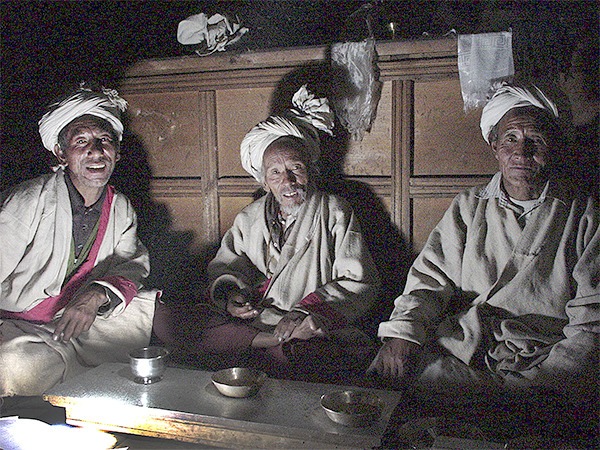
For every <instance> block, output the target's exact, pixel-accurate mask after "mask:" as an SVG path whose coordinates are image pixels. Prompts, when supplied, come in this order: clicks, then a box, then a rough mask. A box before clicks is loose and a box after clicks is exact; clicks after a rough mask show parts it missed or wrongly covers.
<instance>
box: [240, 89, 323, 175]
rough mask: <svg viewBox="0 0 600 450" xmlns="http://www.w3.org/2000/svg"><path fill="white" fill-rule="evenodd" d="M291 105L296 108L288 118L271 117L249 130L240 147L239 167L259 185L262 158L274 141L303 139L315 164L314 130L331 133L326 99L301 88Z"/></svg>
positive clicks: (317, 147) (317, 148) (316, 139)
mask: <svg viewBox="0 0 600 450" xmlns="http://www.w3.org/2000/svg"><path fill="white" fill-rule="evenodd" d="M292 103H293V104H294V106H295V107H296V108H293V109H291V110H290V114H289V116H287V117H282V116H270V117H269V118H268V119H267V120H265V121H264V122H260V123H259V124H258V125H256V126H255V127H254V128H252V129H251V130H250V131H249V132H248V134H246V136H245V137H244V139H243V140H242V143H241V144H240V158H241V160H242V167H243V168H244V169H245V170H246V172H248V173H249V174H250V175H252V176H253V177H254V178H255V179H256V180H257V181H259V182H262V162H263V155H264V153H265V150H266V149H267V147H268V146H269V145H270V144H272V143H273V142H274V141H275V140H277V139H279V138H280V137H283V136H294V137H297V138H300V139H303V140H304V142H305V144H306V149H307V150H308V152H309V155H310V157H311V160H312V161H316V160H317V159H318V158H319V154H320V141H319V134H318V131H317V129H319V130H322V131H325V132H326V133H328V134H330V135H332V134H333V133H332V132H331V129H332V128H333V113H332V112H331V110H330V109H329V102H328V100H327V99H326V98H319V99H315V98H314V95H312V94H310V93H309V92H308V90H307V89H306V85H304V86H302V87H301V88H300V89H299V90H298V92H296V93H295V94H294V97H293V98H292Z"/></svg>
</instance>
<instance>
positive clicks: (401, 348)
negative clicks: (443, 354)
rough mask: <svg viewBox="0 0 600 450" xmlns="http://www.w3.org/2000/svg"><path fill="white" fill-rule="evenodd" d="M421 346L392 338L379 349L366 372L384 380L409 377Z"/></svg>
mask: <svg viewBox="0 0 600 450" xmlns="http://www.w3.org/2000/svg"><path fill="white" fill-rule="evenodd" d="M420 351H421V346H420V345H419V344H415V343H414V342H411V341H407V340H405V339H399V338H392V339H390V340H388V341H386V342H385V343H384V344H383V346H382V347H381V348H380V349H379V353H377V356H376V357H375V359H374V360H373V362H372V363H371V365H370V366H369V369H368V370H367V372H376V373H378V374H379V375H381V376H383V377H384V378H402V377H405V376H407V375H409V374H410V373H411V372H412V371H413V369H414V366H415V364H416V362H415V360H416V356H417V355H418V354H419V353H420Z"/></svg>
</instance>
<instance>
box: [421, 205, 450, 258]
mask: <svg viewBox="0 0 600 450" xmlns="http://www.w3.org/2000/svg"><path fill="white" fill-rule="evenodd" d="M453 198H454V195H452V196H451V197H429V198H427V197H417V198H414V199H412V220H413V227H412V236H411V240H412V244H413V249H414V250H415V251H416V252H418V251H420V250H421V249H422V248H423V246H424V245H425V243H426V242H427V238H428V237H429V233H431V230H433V228H434V227H435V226H436V225H437V223H438V222H439V221H440V219H441V218H442V216H443V215H444V212H445V211H446V210H447V209H448V206H450V203H451V202H452V199H453Z"/></svg>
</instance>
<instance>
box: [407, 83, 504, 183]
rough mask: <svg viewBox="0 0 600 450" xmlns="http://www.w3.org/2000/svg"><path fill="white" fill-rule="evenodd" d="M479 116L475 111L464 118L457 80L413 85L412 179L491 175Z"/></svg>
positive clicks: (492, 167) (491, 160)
mask: <svg viewBox="0 0 600 450" xmlns="http://www.w3.org/2000/svg"><path fill="white" fill-rule="evenodd" d="M480 116H481V111H479V110H476V111H471V112H469V113H468V114H465V112H464V109H463V100H462V96H461V91H460V83H459V80H458V77H456V78H455V79H444V80H439V81H424V82H417V83H415V86H414V124H415V126H414V129H415V132H414V159H413V175H415V176H419V175H434V176H435V175H471V174H480V175H485V174H490V173H494V172H495V171H496V169H497V163H496V160H495V159H494V156H493V154H492V152H491V151H490V149H489V146H488V145H487V144H486V143H485V141H484V140H483V138H482V136H481V133H480V128H479V118H480Z"/></svg>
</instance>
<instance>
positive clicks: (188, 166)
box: [126, 92, 202, 177]
mask: <svg viewBox="0 0 600 450" xmlns="http://www.w3.org/2000/svg"><path fill="white" fill-rule="evenodd" d="M126 99H127V101H128V102H129V108H128V110H127V114H128V118H129V120H130V125H129V128H130V130H131V131H132V132H133V133H134V134H135V135H136V137H137V138H138V139H140V140H141V142H142V144H143V146H144V149H145V150H146V151H147V154H148V162H149V163H150V166H151V167H152V174H153V176H154V177H200V176H201V174H202V171H201V164H200V158H201V155H200V154H199V151H198V142H199V139H200V114H201V113H202V112H201V111H200V110H199V108H198V93H197V92H168V93H158V94H155V93H144V94H128V95H127V96H126Z"/></svg>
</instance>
